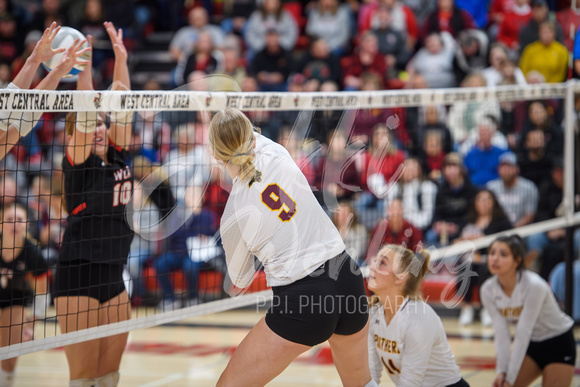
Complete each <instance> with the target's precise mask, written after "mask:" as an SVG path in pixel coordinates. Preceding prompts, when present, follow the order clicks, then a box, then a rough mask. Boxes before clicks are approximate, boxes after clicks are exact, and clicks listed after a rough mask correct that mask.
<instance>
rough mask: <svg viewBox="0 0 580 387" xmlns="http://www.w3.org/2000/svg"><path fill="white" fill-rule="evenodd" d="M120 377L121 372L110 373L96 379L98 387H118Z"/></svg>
mask: <svg viewBox="0 0 580 387" xmlns="http://www.w3.org/2000/svg"><path fill="white" fill-rule="evenodd" d="M120 376H121V375H120V374H119V371H115V372H109V373H108V374H106V375H103V376H101V377H99V378H97V379H96V382H97V384H96V387H117V385H118V384H119V378H120Z"/></svg>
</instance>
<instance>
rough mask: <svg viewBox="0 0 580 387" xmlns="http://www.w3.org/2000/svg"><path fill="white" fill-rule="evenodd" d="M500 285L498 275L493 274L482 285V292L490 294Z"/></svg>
mask: <svg viewBox="0 0 580 387" xmlns="http://www.w3.org/2000/svg"><path fill="white" fill-rule="evenodd" d="M497 287H498V282H497V276H495V275H494V276H491V277H489V278H488V279H486V280H485V282H484V283H483V284H482V285H481V293H482V295H484V294H490V293H492V292H493V291H494V289H497Z"/></svg>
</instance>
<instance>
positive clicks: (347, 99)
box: [0, 82, 580, 359]
mask: <svg viewBox="0 0 580 387" xmlns="http://www.w3.org/2000/svg"><path fill="white" fill-rule="evenodd" d="M578 90H580V86H579V85H578V83H576V82H569V83H567V84H543V85H527V86H500V87H497V88H493V89H489V88H474V89H470V88H465V89H441V90H401V91H376V92H336V93H228V92H199V91H168V92H145V91H133V92H130V93H129V92H119V91H67V92H60V91H23V90H17V91H14V90H3V91H2V92H0V111H7V112H30V111H33V112H67V111H95V110H96V111H104V112H108V111H137V112H140V111H211V112H213V111H217V110H220V109H223V108H225V107H235V108H239V109H241V110H251V111H276V110H280V111H283V110H294V111H295V110H301V111H315V110H345V109H375V108H389V107H412V106H426V105H433V104H436V105H437V104H439V105H453V104H454V103H456V102H483V101H488V100H497V101H499V102H509V101H523V100H544V99H562V100H565V101H566V106H565V108H566V111H565V117H566V120H565V126H566V127H565V141H566V142H569V141H571V140H570V139H572V138H573V136H574V133H573V124H574V122H573V119H572V118H571V115H572V113H573V111H571V110H570V109H573V101H571V98H574V92H575V91H578ZM566 145H567V147H566V148H565V149H566V151H565V153H564V169H565V174H566V176H572V177H573V178H574V176H573V148H570V146H568V145H569V143H566ZM570 149H572V150H570ZM571 168H572V171H571ZM565 184H566V189H565V190H564V191H565V195H566V197H565V200H564V207H565V212H564V216H562V217H560V218H556V219H552V220H548V221H545V222H541V223H535V224H531V225H528V226H524V227H521V228H518V229H513V230H509V231H507V232H503V233H499V234H494V235H489V236H486V237H482V238H479V239H477V240H475V241H470V242H465V243H464V244H458V245H455V246H450V247H445V248H441V249H437V250H432V259H433V260H437V259H441V258H445V257H447V256H449V255H453V254H457V252H458V251H459V250H463V251H465V250H474V249H479V248H483V247H486V246H487V245H489V243H490V242H491V241H492V240H493V239H495V238H496V237H497V236H499V235H504V234H513V233H518V234H519V235H521V236H527V235H531V234H535V233H538V232H544V231H548V230H552V229H555V228H560V227H569V226H573V225H577V224H580V213H576V214H574V211H573V205H574V198H573V197H572V195H573V190H571V189H570V187H571V185H572V186H573V184H574V181H573V179H569V180H567V181H566V183H565ZM270 298H271V292H270V291H262V292H258V293H250V294H245V295H242V296H239V297H235V298H230V299H224V300H218V301H212V302H208V303H204V304H200V305H196V306H192V307H188V308H183V309H179V310H175V311H170V312H164V313H158V314H154V315H150V316H144V317H138V318H134V319H131V320H128V321H124V322H120V323H115V324H110V325H106V326H101V327H96V328H90V329H85V330H81V331H77V332H73V333H67V334H60V335H55V336H52V337H44V338H36V339H34V340H33V341H30V342H26V343H22V344H17V345H12V346H8V347H4V348H0V359H7V358H11V357H15V356H20V355H23V354H26V353H30V352H34V351H39V350H46V349H50V348H55V347H59V346H63V345H68V344H72V343H77V342H81V341H86V340H92V339H96V338H100V337H105V336H110V335H114V334H119V333H123V332H128V331H131V330H134V329H141V328H147V327H152V326H155V325H159V324H166V323H170V322H173V321H178V320H182V319H184V318H188V317H193V316H199V315H204V314H209V313H217V312H220V311H225V310H229V309H234V308H239V307H243V306H247V305H253V304H256V303H258V302H260V303H262V302H264V301H268V300H269V299H270ZM47 324H48V323H47Z"/></svg>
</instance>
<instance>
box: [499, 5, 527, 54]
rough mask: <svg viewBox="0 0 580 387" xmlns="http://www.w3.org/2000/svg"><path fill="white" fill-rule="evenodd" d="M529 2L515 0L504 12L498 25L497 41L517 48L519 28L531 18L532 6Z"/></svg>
mask: <svg viewBox="0 0 580 387" xmlns="http://www.w3.org/2000/svg"><path fill="white" fill-rule="evenodd" d="M529 2H530V0H516V2H515V4H514V5H513V6H512V7H511V9H510V10H509V11H508V12H506V13H505V15H504V16H505V17H504V19H503V22H502V23H501V24H500V25H499V32H498V34H497V40H498V42H501V43H503V44H505V45H506V46H507V47H509V48H511V49H514V50H516V49H518V48H519V34H520V30H521V29H522V28H523V27H525V26H526V25H527V24H528V22H529V21H530V19H531V18H532V8H531V7H530V4H529Z"/></svg>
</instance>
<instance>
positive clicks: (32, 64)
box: [0, 22, 89, 160]
mask: <svg viewBox="0 0 580 387" xmlns="http://www.w3.org/2000/svg"><path fill="white" fill-rule="evenodd" d="M59 30H60V26H57V24H56V22H53V23H52V24H51V25H50V27H49V28H47V29H46V30H44V33H43V34H42V38H41V39H40V40H39V41H38V43H36V46H35V47H34V50H33V51H32V54H30V56H29V57H28V58H27V59H26V62H25V63H24V66H23V67H22V69H21V70H20V72H19V73H18V75H16V77H14V79H13V80H12V82H10V83H9V84H8V86H7V87H6V89H7V90H19V89H28V88H29V87H30V85H31V84H32V80H33V79H34V75H35V74H36V71H37V70H38V66H40V64H41V63H42V62H45V61H47V60H49V59H50V58H52V57H53V56H54V55H55V54H59V53H62V52H65V55H63V56H62V58H61V60H60V62H59V63H58V65H57V66H55V68H54V69H52V71H51V72H49V73H48V75H47V76H46V77H45V78H44V79H43V80H42V81H40V83H39V84H38V85H37V86H36V88H35V89H36V90H54V89H56V88H57V86H58V84H59V82H60V80H61V78H62V77H64V76H65V75H67V74H68V73H69V72H70V71H71V69H72V68H73V67H74V66H75V65H86V64H88V61H86V60H82V59H79V57H81V56H82V55H83V54H84V53H86V52H87V51H88V50H89V49H88V48H85V49H81V46H82V45H83V43H84V42H85V41H84V40H83V41H79V40H78V39H77V40H75V41H74V43H73V44H72V45H71V46H70V47H69V48H68V49H66V48H63V47H61V48H58V49H56V50H54V49H52V48H51V43H52V41H53V40H54V38H55V37H56V34H58V31H59ZM41 115H42V113H41V112H24V113H13V112H9V111H7V110H4V111H0V160H2V159H3V158H4V157H5V156H6V154H8V152H10V149H12V147H14V145H16V143H17V142H18V140H20V137H24V136H26V135H27V134H28V133H30V131H31V130H32V128H34V127H35V126H36V123H37V122H38V120H39V119H40V116H41Z"/></svg>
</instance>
